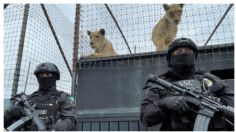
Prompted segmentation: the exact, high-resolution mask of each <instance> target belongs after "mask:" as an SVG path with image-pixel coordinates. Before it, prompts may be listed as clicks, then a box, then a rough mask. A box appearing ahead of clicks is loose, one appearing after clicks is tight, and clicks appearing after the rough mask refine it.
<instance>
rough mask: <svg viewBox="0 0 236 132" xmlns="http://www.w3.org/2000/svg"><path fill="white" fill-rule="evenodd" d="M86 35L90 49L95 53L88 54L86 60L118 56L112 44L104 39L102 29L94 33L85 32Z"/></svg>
mask: <svg viewBox="0 0 236 132" xmlns="http://www.w3.org/2000/svg"><path fill="white" fill-rule="evenodd" d="M87 33H88V35H89V37H90V47H91V48H92V49H94V50H95V52H94V53H93V54H90V55H89V56H88V58H96V57H108V56H116V55H118V54H117V53H116V52H115V50H114V48H113V47H112V43H111V42H110V41H109V40H107V39H106V38H105V30H104V29H100V30H99V31H95V32H91V31H87Z"/></svg>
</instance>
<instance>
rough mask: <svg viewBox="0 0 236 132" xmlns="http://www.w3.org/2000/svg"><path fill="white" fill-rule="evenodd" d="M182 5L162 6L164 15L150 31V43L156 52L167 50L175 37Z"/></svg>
mask: <svg viewBox="0 0 236 132" xmlns="http://www.w3.org/2000/svg"><path fill="white" fill-rule="evenodd" d="M183 6H184V4H171V5H168V4H163V8H164V10H165V15H164V16H163V17H162V18H161V19H160V20H159V22H158V23H157V24H156V25H155V27H154V28H153V30H152V41H153V44H154V45H155V47H156V50H157V51H163V50H166V49H167V48H168V46H169V45H170V44H171V43H172V41H173V40H174V38H175V37H176V34H177V31H178V24H179V23H180V20H181V16H182V12H183Z"/></svg>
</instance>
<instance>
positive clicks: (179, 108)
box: [158, 96, 189, 114]
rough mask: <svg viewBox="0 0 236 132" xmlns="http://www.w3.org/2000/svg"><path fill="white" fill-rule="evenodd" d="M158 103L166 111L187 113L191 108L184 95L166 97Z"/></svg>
mask: <svg viewBox="0 0 236 132" xmlns="http://www.w3.org/2000/svg"><path fill="white" fill-rule="evenodd" d="M158 104H159V107H160V108H161V109H162V110H164V111H165V110H168V111H175V112H178V113H179V114H181V113H185V112H186V111H187V110H188V109H189V106H188V105H187V102H186V100H185V97H184V96H171V97H165V98H163V99H161V100H160V101H159V102H158Z"/></svg>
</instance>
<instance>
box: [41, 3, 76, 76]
mask: <svg viewBox="0 0 236 132" xmlns="http://www.w3.org/2000/svg"><path fill="white" fill-rule="evenodd" d="M40 5H41V7H42V9H43V12H44V15H45V17H46V19H47V22H48V25H49V27H50V29H51V31H52V34H53V37H54V39H55V40H56V43H57V46H58V48H59V50H60V52H61V55H62V57H63V59H64V61H65V63H66V66H67V69H68V71H69V73H70V76H71V77H72V73H71V69H70V65H69V63H68V61H67V60H66V56H65V54H64V51H63V49H62V47H61V44H60V42H59V39H58V38H57V35H56V32H55V30H54V28H53V26H52V22H51V20H50V18H49V16H48V13H47V10H46V8H45V6H44V4H40Z"/></svg>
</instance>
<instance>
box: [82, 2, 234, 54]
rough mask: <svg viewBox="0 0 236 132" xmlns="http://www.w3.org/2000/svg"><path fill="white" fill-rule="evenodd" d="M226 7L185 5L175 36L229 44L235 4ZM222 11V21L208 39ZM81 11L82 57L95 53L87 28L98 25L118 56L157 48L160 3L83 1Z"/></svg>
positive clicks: (200, 44) (210, 42) (202, 42)
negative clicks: (155, 30) (155, 31)
mask: <svg viewBox="0 0 236 132" xmlns="http://www.w3.org/2000/svg"><path fill="white" fill-rule="evenodd" d="M228 7H229V4H185V5H184V7H183V15H182V19H181V23H180V24H179V29H178V32H177V36H176V38H179V37H187V38H191V39H192V40H193V41H194V42H196V43H197V45H198V46H203V45H204V44H206V43H207V45H216V44H225V43H232V42H233V41H234V37H233V35H234V7H232V8H230V10H229V12H227V13H226V10H227V8H228ZM109 10H110V12H109ZM225 13H226V16H225V17H224V19H223V21H222V22H221V23H220V25H219V27H218V28H217V29H216V32H215V33H214V34H213V36H212V37H211V38H210V41H209V42H207V40H208V38H209V37H210V35H211V33H212V32H213V30H214V29H215V28H216V26H217V24H218V23H219V21H220V20H221V18H222V16H223V15H224V14H225ZM80 14H81V18H80V22H81V24H80V34H79V38H80V39H79V53H80V55H81V56H86V55H90V54H92V53H93V52H94V50H93V49H92V48H91V47H90V44H89V41H90V40H89V37H88V35H87V31H88V30H89V31H98V30H99V29H101V28H103V29H105V32H106V33H105V36H106V38H107V39H108V40H110V41H111V43H112V44H113V47H114V49H115V51H116V52H117V53H118V54H119V55H125V54H134V53H144V52H154V51H156V49H155V46H154V44H153V43H152V40H151V36H152V29H153V27H154V26H155V24H156V23H157V22H158V21H159V20H160V18H161V17H162V16H163V15H164V14H165V11H164V9H163V7H162V4H108V5H107V6H106V5H104V4H82V5H81V13H80ZM112 16H114V18H113V17H112ZM116 22H117V23H116ZM119 28H120V29H121V30H119ZM122 34H123V35H124V37H123V36H122ZM126 41H127V43H126ZM127 45H128V46H127ZM128 47H130V50H131V53H130V51H129V48H128Z"/></svg>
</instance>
